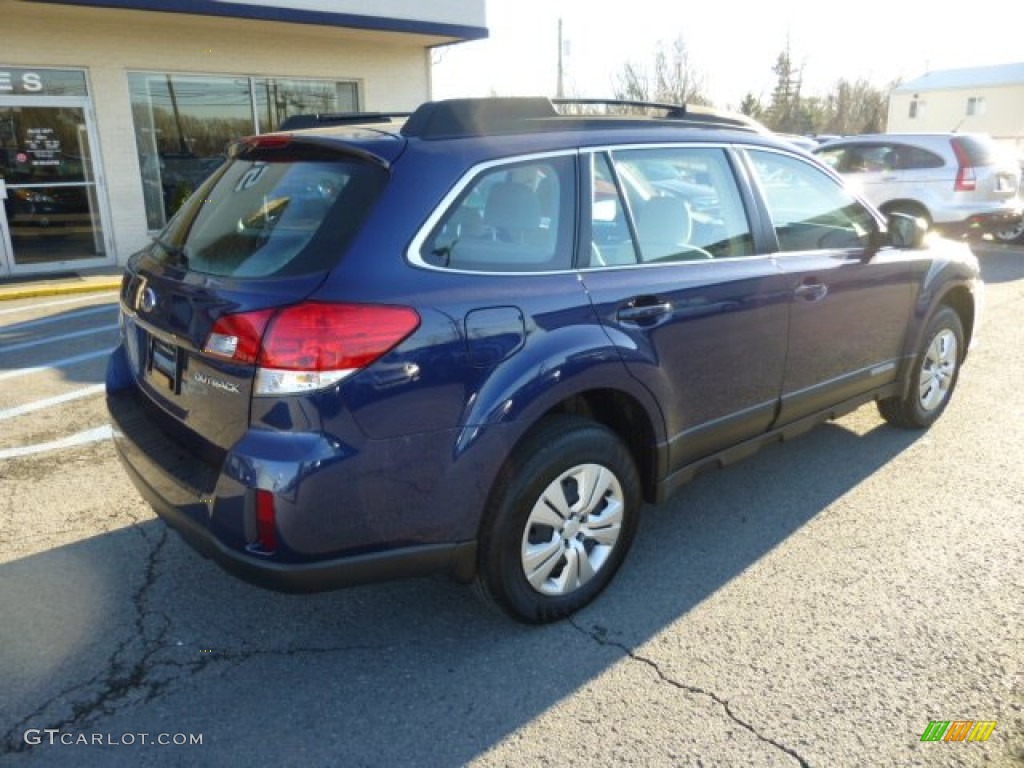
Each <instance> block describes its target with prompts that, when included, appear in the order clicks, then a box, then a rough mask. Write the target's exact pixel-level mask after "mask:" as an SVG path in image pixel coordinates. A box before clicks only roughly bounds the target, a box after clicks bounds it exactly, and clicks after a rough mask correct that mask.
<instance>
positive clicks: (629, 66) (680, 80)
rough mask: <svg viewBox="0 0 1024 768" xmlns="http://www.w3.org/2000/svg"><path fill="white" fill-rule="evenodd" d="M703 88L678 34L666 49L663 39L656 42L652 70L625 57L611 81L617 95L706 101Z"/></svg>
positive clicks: (693, 101) (695, 101)
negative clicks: (651, 71) (613, 80)
mask: <svg viewBox="0 0 1024 768" xmlns="http://www.w3.org/2000/svg"><path fill="white" fill-rule="evenodd" d="M705 88H706V84H705V77H704V75H703V74H702V73H701V72H699V71H698V70H697V69H696V67H694V66H693V64H692V63H691V61H690V54H689V50H688V49H687V47H686V42H685V41H684V40H683V38H682V36H680V37H677V38H676V39H675V40H674V41H673V42H672V44H671V45H670V46H668V48H667V49H666V47H665V45H664V43H658V47H657V49H656V50H655V54H654V72H653V74H649V73H648V72H647V70H646V69H644V68H643V67H642V66H641V65H638V64H636V63H635V62H632V61H628V62H626V63H625V64H624V65H623V67H622V71H621V72H619V74H618V75H617V76H616V78H615V84H614V85H613V90H614V93H615V97H616V98H617V99H630V100H635V101H660V102H668V103H671V104H705V105H709V104H711V100H710V99H709V98H708V97H707V95H706V93H705Z"/></svg>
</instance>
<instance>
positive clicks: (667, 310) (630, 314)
mask: <svg viewBox="0 0 1024 768" xmlns="http://www.w3.org/2000/svg"><path fill="white" fill-rule="evenodd" d="M671 316H672V303H671V302H668V301H661V302H657V303H654V304H639V305H637V304H635V303H631V304H630V305H629V306H628V307H622V308H621V309H619V311H618V313H617V314H616V315H615V317H616V318H617V319H618V320H619V321H621V322H623V323H637V324H641V325H652V324H654V323H656V322H658V321H661V320H666V319H668V318H669V317H671Z"/></svg>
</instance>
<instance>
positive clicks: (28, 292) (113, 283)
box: [0, 277, 121, 301]
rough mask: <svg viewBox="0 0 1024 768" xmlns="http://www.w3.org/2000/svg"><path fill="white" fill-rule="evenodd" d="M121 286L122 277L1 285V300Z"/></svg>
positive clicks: (92, 291) (58, 294)
mask: <svg viewBox="0 0 1024 768" xmlns="http://www.w3.org/2000/svg"><path fill="white" fill-rule="evenodd" d="M120 287H121V278H120V277H117V278H109V279H103V280H90V281H89V282H85V283H69V284H66V285H61V284H49V285H46V284H43V285H39V284H36V285H23V286H8V287H4V286H2V285H0V301H11V300H14V299H32V298H35V297H37V296H60V295H62V294H75V293H98V292H100V291H116V290H118V289H119V288H120Z"/></svg>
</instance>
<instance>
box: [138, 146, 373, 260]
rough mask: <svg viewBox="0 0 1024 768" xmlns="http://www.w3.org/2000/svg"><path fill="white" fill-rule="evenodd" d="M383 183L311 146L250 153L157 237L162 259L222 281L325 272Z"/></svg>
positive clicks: (361, 166)
mask: <svg viewBox="0 0 1024 768" xmlns="http://www.w3.org/2000/svg"><path fill="white" fill-rule="evenodd" d="M386 178H387V171H386V170H384V168H383V167H381V166H378V165H376V164H374V163H371V162H369V161H367V160H363V159H360V158H355V157H350V156H339V155H337V154H335V153H325V152H324V151H323V150H319V149H316V148H310V149H302V148H295V147H292V148H287V149H280V150H262V151H259V150H251V151H249V152H246V153H243V154H241V155H239V156H237V157H236V158H234V159H233V160H231V161H230V162H229V163H228V164H227V165H225V166H224V167H223V168H222V169H221V171H220V172H219V173H217V174H215V175H214V176H213V177H212V178H211V179H210V180H209V181H208V182H207V183H206V184H204V185H203V186H202V187H201V188H200V189H199V190H198V191H197V192H196V194H195V195H193V196H192V197H191V198H190V199H189V201H188V203H187V204H186V205H185V206H183V207H182V209H181V210H180V211H179V212H178V214H177V215H175V217H174V218H173V219H172V220H171V221H170V222H168V224H167V227H166V228H165V229H164V231H163V232H162V233H161V234H160V235H159V236H158V238H157V245H158V247H159V248H160V250H162V251H163V254H164V256H165V258H166V259H167V260H168V261H177V262H180V263H181V264H182V266H186V267H188V268H189V269H190V270H193V271H196V272H202V273H205V274H209V275H217V276H222V277H239V278H245V277H252V278H263V277H275V276H291V275H299V274H304V273H308V272H316V271H323V270H326V269H330V268H331V267H332V266H334V265H335V264H336V263H337V260H338V258H339V256H340V254H341V252H342V251H343V249H344V247H345V245H347V243H348V241H349V240H350V239H351V237H352V236H353V235H354V234H355V232H356V231H358V229H359V227H360V226H361V224H362V223H363V221H364V220H365V218H366V214H367V212H368V211H369V208H370V206H371V205H372V203H373V201H374V200H375V199H376V197H377V195H378V194H379V192H380V190H381V189H382V187H383V185H384V182H385V180H386Z"/></svg>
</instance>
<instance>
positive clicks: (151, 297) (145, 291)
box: [135, 278, 156, 312]
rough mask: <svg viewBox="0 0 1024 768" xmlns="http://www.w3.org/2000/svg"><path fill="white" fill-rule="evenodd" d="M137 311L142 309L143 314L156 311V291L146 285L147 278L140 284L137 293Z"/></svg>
mask: <svg viewBox="0 0 1024 768" xmlns="http://www.w3.org/2000/svg"><path fill="white" fill-rule="evenodd" d="M135 309H137V310H138V309H141V310H142V311H143V312H152V311H153V310H154V309H156V291H154V290H153V289H152V288H150V287H149V286H148V285H146V280H145V278H143V280H142V282H140V283H139V289H138V291H136V293H135Z"/></svg>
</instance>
